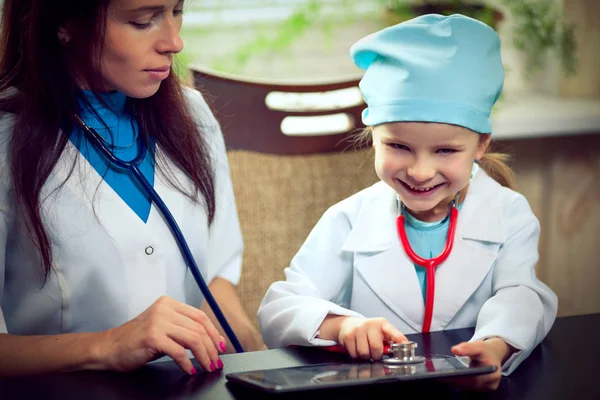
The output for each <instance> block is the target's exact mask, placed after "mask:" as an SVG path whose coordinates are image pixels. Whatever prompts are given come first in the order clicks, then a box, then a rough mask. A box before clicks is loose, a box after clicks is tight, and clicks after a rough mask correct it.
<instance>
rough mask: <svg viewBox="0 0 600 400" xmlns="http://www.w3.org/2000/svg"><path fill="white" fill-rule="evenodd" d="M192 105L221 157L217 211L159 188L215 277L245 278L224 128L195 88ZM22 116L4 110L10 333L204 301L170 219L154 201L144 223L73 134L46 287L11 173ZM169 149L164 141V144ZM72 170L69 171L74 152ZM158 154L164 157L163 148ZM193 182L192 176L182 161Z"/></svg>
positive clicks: (1, 283) (5, 282)
mask: <svg viewBox="0 0 600 400" xmlns="http://www.w3.org/2000/svg"><path fill="white" fill-rule="evenodd" d="M185 93H186V98H187V99H188V102H189V105H190V109H191V112H192V113H193V115H194V118H195V119H196V121H197V123H198V124H199V126H200V129H201V132H203V134H204V135H206V139H207V142H208V145H209V148H210V151H211V154H212V156H213V158H214V166H215V174H216V188H215V196H216V212H215V218H214V221H213V224H212V225H211V227H210V228H209V227H208V222H207V214H206V212H205V210H204V207H203V206H202V205H201V204H196V203H194V202H192V201H191V200H189V199H188V198H186V197H185V196H184V195H182V194H181V193H180V192H179V191H178V190H176V189H174V188H173V187H171V186H170V185H169V184H168V183H167V181H166V179H165V178H164V177H163V176H160V174H158V173H157V174H156V175H155V183H154V187H155V189H156V190H157V192H158V193H159V195H160V196H161V197H162V198H163V200H164V201H165V203H166V204H167V206H168V207H169V209H170V211H171V213H172V214H173V216H174V217H175V219H176V221H177V222H178V224H179V226H180V228H181V230H182V232H183V234H184V236H185V237H186V239H187V242H188V244H189V247H190V249H191V251H192V254H193V255H194V257H195V259H196V262H197V264H198V267H199V268H200V270H201V272H202V275H203V276H204V278H205V280H206V282H207V283H209V282H210V281H212V280H213V279H214V278H215V277H217V276H219V277H223V278H225V279H227V280H229V281H230V282H232V283H234V284H237V282H238V281H239V278H240V272H241V259H242V250H243V245H242V237H241V231H240V226H239V222H238V217H237V211H236V207H235V202H234V197H233V189H232V185H231V181H230V178H229V168H228V164H227V156H226V153H225V147H224V143H223V137H222V134H221V131H220V128H219V126H218V123H217V121H216V120H215V118H214V116H213V115H212V114H211V112H210V109H209V108H208V106H207V104H206V103H205V101H204V99H203V98H202V96H201V95H200V93H199V92H197V91H195V90H192V89H186V91H185ZM11 127H12V116H10V115H2V116H0V304H1V308H0V332H4V333H11V334H17V335H33V334H58V333H68V332H97V331H102V330H105V329H108V328H113V327H116V326H119V325H121V324H123V323H125V322H127V321H128V320H131V319H132V318H134V317H136V316H137V315H139V314H140V313H141V312H142V311H144V310H145V309H146V308H148V307H149V306H150V305H151V304H152V303H153V302H154V301H155V300H157V299H158V298H159V297H160V296H163V295H166V296H170V297H173V298H174V299H176V300H178V301H181V302H185V303H187V304H190V305H193V306H196V307H199V306H200V305H201V303H202V301H203V296H202V294H201V292H200V290H199V289H198V287H197V285H196V282H195V280H194V279H193V276H192V275H191V273H190V272H189V270H188V268H187V267H186V265H185V263H184V260H183V258H182V256H181V254H180V252H179V249H178V247H177V244H176V242H175V240H174V239H173V237H172V235H171V233H170V231H169V228H168V227H167V225H166V223H165V222H164V221H163V219H162V217H161V215H160V213H159V212H158V210H157V209H156V208H155V207H154V206H152V208H151V211H150V215H149V217H148V221H147V223H144V222H143V221H142V220H141V219H140V218H139V217H138V216H137V215H136V214H135V212H133V211H132V210H131V209H130V208H129V207H128V206H127V204H126V203H125V202H124V201H123V200H122V199H121V198H120V197H119V196H118V195H117V194H116V193H115V192H114V191H113V189H112V188H111V187H110V186H109V185H108V184H106V183H105V182H104V181H103V180H102V178H101V176H100V175H99V174H98V173H97V172H96V171H95V169H94V168H93V167H92V166H91V165H90V164H89V163H88V162H87V160H86V159H85V158H84V157H83V156H82V155H81V154H80V153H79V151H78V150H77V149H76V148H75V147H74V146H73V145H72V144H71V143H70V142H69V143H67V146H66V149H65V151H64V153H63V155H62V156H61V158H60V160H59V162H58V164H57V166H56V167H55V169H54V171H53V173H52V174H51V176H50V178H49V179H48V181H47V182H46V184H45V186H44V187H43V192H42V198H45V197H46V196H48V197H47V199H46V200H45V201H44V203H43V208H44V211H43V221H44V223H45V226H46V228H47V230H48V233H49V235H50V241H51V244H52V250H53V256H54V258H53V264H52V271H51V273H50V275H49V278H48V281H47V282H46V284H45V285H44V286H43V287H42V285H41V282H42V280H41V278H42V267H41V264H40V260H39V257H38V255H37V252H36V251H35V249H34V246H33V244H32V242H31V240H30V239H29V237H28V236H27V235H26V233H25V231H24V228H23V226H22V221H20V220H18V219H17V218H16V213H15V200H14V197H13V193H12V190H11V184H10V182H9V176H8V168H9V167H8V164H7V160H6V156H7V150H6V149H7V142H8V140H9V137H10V133H11ZM157 150H158V151H160V149H157ZM74 158H75V159H77V164H76V167H75V169H74V171H73V174H72V176H71V177H70V178H69V179H68V180H67V181H66V183H65V185H64V186H63V187H62V188H60V189H58V190H55V189H56V188H57V187H58V186H59V185H60V184H61V183H62V182H63V181H64V180H65V178H66V177H67V176H68V174H69V172H70V169H71V166H72V162H73V159H74ZM157 158H158V157H157ZM170 167H171V168H172V169H173V171H175V176H176V178H177V179H178V180H179V182H182V183H183V184H184V185H186V186H187V187H190V188H191V187H192V184H191V181H190V180H189V179H188V178H187V177H186V176H185V175H184V174H183V173H182V172H181V170H179V169H177V168H176V167H174V166H173V165H170Z"/></svg>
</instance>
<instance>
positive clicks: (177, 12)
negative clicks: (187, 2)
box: [173, 8, 183, 17]
mask: <svg viewBox="0 0 600 400" xmlns="http://www.w3.org/2000/svg"><path fill="white" fill-rule="evenodd" d="M180 15H183V8H182V9H181V10H173V16H174V17H178V16H180Z"/></svg>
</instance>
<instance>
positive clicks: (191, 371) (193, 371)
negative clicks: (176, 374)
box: [190, 367, 196, 375]
mask: <svg viewBox="0 0 600 400" xmlns="http://www.w3.org/2000/svg"><path fill="white" fill-rule="evenodd" d="M190 373H191V374H192V375H196V368H194V367H192V369H191V370H190Z"/></svg>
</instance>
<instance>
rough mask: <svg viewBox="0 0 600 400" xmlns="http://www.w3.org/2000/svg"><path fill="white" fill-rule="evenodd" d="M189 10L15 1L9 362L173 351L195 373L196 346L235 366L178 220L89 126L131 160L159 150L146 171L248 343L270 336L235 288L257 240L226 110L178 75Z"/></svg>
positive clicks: (9, 8)
mask: <svg viewBox="0 0 600 400" xmlns="http://www.w3.org/2000/svg"><path fill="white" fill-rule="evenodd" d="M182 8H183V1H182V0H87V1H80V0H5V1H4V5H3V21H2V37H1V42H0V43H1V46H2V59H1V63H0V93H1V95H0V96H1V98H0V111H1V113H0V302H1V303H0V304H1V308H0V360H3V361H2V362H0V375H13V376H15V375H27V374H33V373H44V372H54V371H67V370H79V369H109V370H116V371H129V370H133V369H136V368H138V367H140V366H142V365H144V364H145V363H147V362H149V361H151V360H154V359H156V358H158V357H160V356H163V355H168V356H170V357H172V358H173V359H174V360H175V361H176V362H177V363H178V365H179V366H180V367H181V368H182V370H184V371H185V372H187V373H190V374H194V373H196V369H195V367H194V365H193V363H192V362H191V361H190V359H189V357H188V356H189V353H188V352H187V351H189V352H191V354H192V355H193V356H194V357H195V358H196V360H197V361H198V363H199V364H200V366H201V367H202V368H203V369H205V370H207V371H215V370H217V369H220V368H222V367H223V364H222V362H221V360H220V358H219V353H221V352H225V351H227V347H228V346H227V342H226V339H225V338H224V336H223V335H224V333H223V331H222V330H221V329H222V328H221V327H220V326H219V324H218V323H217V321H216V319H215V318H214V315H213V314H212V312H211V311H210V309H209V307H208V306H206V302H203V296H202V294H201V292H200V290H199V289H198V287H197V285H196V283H195V281H194V279H193V277H192V274H191V273H190V271H189V270H188V268H187V267H186V264H185V262H184V259H183V258H182V256H181V254H180V252H179V249H178V247H177V244H176V242H175V240H174V238H173V236H172V235H171V233H170V231H169V228H168V227H167V225H166V224H165V221H164V220H163V218H162V217H161V215H160V213H158V212H157V211H156V209H155V207H154V206H153V205H152V204H151V202H150V198H148V196H147V195H146V194H145V192H143V190H142V188H141V187H140V185H139V184H138V183H137V181H136V180H135V179H133V178H132V176H131V175H130V174H129V173H128V172H127V171H123V170H120V169H118V168H117V167H115V166H114V165H113V164H111V163H109V162H108V161H107V159H106V158H104V157H102V155H101V154H100V153H98V151H97V150H96V149H95V147H94V146H92V144H91V141H90V140H91V139H90V137H91V134H90V133H89V132H90V131H93V132H96V133H97V134H98V135H99V136H100V137H101V138H102V141H103V142H104V143H105V145H107V146H108V147H109V148H111V149H112V151H113V153H114V154H115V155H116V156H118V157H119V158H121V159H123V160H127V161H129V160H132V159H133V158H135V157H136V155H137V153H138V150H140V148H141V146H142V145H143V146H145V147H147V148H148V149H149V150H148V152H147V154H146V157H145V158H144V159H143V161H142V163H141V165H140V170H141V171H142V173H143V175H144V176H145V177H146V178H147V179H148V180H149V181H150V183H151V184H152V185H153V187H154V189H156V191H157V192H158V193H159V194H160V196H161V197H162V199H163V200H164V201H165V203H166V205H167V206H168V208H169V209H170V211H171V213H172V214H173V216H174V218H175V220H176V221H177V222H178V224H179V226H180V227H181V230H182V232H183V235H184V236H185V238H186V239H187V242H188V244H189V247H190V249H191V252H192V254H193V257H194V259H195V260H196V263H197V264H198V266H199V269H200V271H201V273H202V275H203V277H204V279H205V280H206V282H208V286H209V288H210V289H211V292H212V294H213V296H214V298H215V300H216V301H217V302H218V303H219V305H220V306H221V308H222V311H223V314H224V315H225V317H227V320H228V321H229V323H230V325H231V327H232V329H233V331H234V332H236V334H237V337H238V338H239V340H240V342H241V344H242V346H243V347H244V349H245V350H256V349H259V348H262V347H263V346H264V345H263V344H262V340H261V339H260V335H259V334H258V333H257V331H256V330H255V329H254V328H253V327H252V324H251V323H250V321H249V319H248V318H247V316H246V315H245V314H244V312H243V309H242V307H241V303H240V300H239V297H238V295H237V293H236V289H235V286H234V285H235V284H236V283H237V282H238V280H239V277H240V263H241V255H242V239H241V234H240V228H239V223H238V220H237V214H236V208H235V202H234V198H233V190H232V185H231V182H230V179H229V170H228V164H227V158H226V153H225V149H224V144H223V138H222V136H221V132H220V129H219V127H218V123H217V122H216V120H215V119H214V117H213V115H212V114H211V113H210V111H209V108H208V107H207V105H206V103H205V102H204V100H203V98H202V96H201V95H200V94H199V93H198V92H196V91H193V90H192V89H183V88H182V87H181V86H180V84H179V83H178V81H177V78H176V77H175V76H174V75H173V74H172V66H173V56H174V55H175V54H176V53H178V52H180V51H181V49H182V47H183V44H182V41H181V38H180V37H179V31H180V28H181V24H182ZM200 307H201V309H199V308H200ZM215 326H216V327H215ZM229 347H231V346H229ZM186 350H187V351H186ZM6 360H11V361H10V363H8V362H7V361H6Z"/></svg>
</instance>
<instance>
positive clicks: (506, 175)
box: [353, 127, 517, 190]
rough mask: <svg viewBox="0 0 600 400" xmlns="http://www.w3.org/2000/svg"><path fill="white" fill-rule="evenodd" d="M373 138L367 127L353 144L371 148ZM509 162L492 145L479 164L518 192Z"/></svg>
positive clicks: (508, 157)
mask: <svg viewBox="0 0 600 400" xmlns="http://www.w3.org/2000/svg"><path fill="white" fill-rule="evenodd" d="M372 137H373V130H372V129H371V127H366V128H364V129H362V130H361V131H359V132H358V133H357V134H356V136H355V137H354V138H353V142H354V144H355V145H356V146H358V147H366V146H370V145H371V143H372ZM509 160H510V155H509V154H506V153H496V152H492V151H491V144H490V146H488V148H487V150H486V152H485V154H484V155H483V157H481V159H480V160H479V161H477V164H478V165H479V166H480V167H481V168H483V170H484V171H485V172H486V173H487V174H488V175H489V176H491V177H492V178H493V179H494V180H495V181H496V182H498V183H499V184H501V185H502V186H505V187H507V188H509V189H513V190H516V181H517V180H516V177H515V173H514V172H513V170H512V169H511V168H510V167H509V166H508V162H509Z"/></svg>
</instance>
